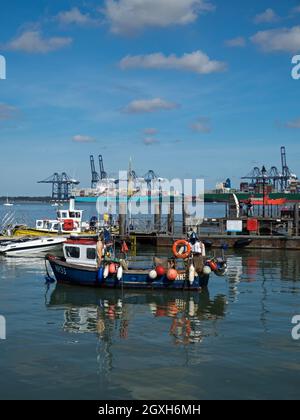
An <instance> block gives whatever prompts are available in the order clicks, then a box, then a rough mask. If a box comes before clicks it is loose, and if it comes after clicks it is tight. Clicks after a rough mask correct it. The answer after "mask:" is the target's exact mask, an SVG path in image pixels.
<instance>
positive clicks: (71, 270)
mask: <svg viewBox="0 0 300 420" xmlns="http://www.w3.org/2000/svg"><path fill="white" fill-rule="evenodd" d="M63 250H64V257H57V256H54V255H47V256H46V260H47V261H49V263H50V265H51V268H52V270H53V273H54V276H55V279H56V281H57V282H58V283H63V284H72V285H81V286H93V287H106V288H129V289H130V288H131V289H151V290H153V289H166V290H174V289H175V290H192V291H196V290H200V289H202V288H206V287H207V286H208V282H209V278H210V273H211V271H212V270H211V268H210V265H211V261H210V262H209V263H208V264H207V265H206V264H205V265H204V267H203V271H202V272H201V273H196V272H193V273H192V271H191V266H192V263H191V266H190V265H189V264H186V261H187V259H185V261H184V262H183V259H180V260H178V261H175V259H173V260H172V265H171V266H169V267H168V268H166V267H164V266H163V265H160V264H159V263H156V265H154V266H152V268H151V267H150V268H148V269H140V268H130V267H129V265H128V263H127V261H125V260H122V259H120V260H118V259H115V258H114V259H112V258H104V259H103V261H102V262H101V264H100V266H98V260H97V242H96V241H94V240H90V239H79V238H77V239H69V240H67V241H66V242H65V244H64V246H63Z"/></svg>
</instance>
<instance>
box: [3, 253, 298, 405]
mask: <svg viewBox="0 0 300 420" xmlns="http://www.w3.org/2000/svg"><path fill="white" fill-rule="evenodd" d="M229 265H230V270H229V274H228V277H227V278H226V279H223V278H217V277H213V278H212V281H211V284H210V289H209V293H203V294H198V293H196V294H194V293H193V294H182V293H166V292H159V293H149V292H147V293H143V292H124V294H123V295H122V293H118V292H114V291H105V290H102V291H97V290H94V289H85V288H73V287H70V286H68V287H67V286H64V287H62V286H55V285H52V286H51V288H50V289H49V290H48V289H47V288H46V286H45V284H44V262H43V261H42V260H38V259H31V260H30V259H27V260H24V259H3V258H2V259H1V260H0V314H2V315H4V316H5V317H6V321H7V339H6V340H5V341H3V340H2V341H1V340H0V371H1V375H0V398H71V399H81V398H84V399H108V398H110V399H131V398H134V399H168V398H169V399H172V398H175V399H183V398H188V399H190V398H191V399H213V398H222V399H226V398H299V386H300V356H299V354H300V342H295V341H293V340H292V338H291V328H292V325H291V318H292V317H293V316H294V315H295V314H298V313H300V307H299V298H300V282H299V275H300V259H299V253H298V252H288V253H285V252H273V251H272V252H270V251H264V252H261V251H260V252H253V251H252V252H250V251H243V252H242V253H240V254H236V255H229Z"/></svg>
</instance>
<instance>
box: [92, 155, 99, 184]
mask: <svg viewBox="0 0 300 420" xmlns="http://www.w3.org/2000/svg"><path fill="white" fill-rule="evenodd" d="M90 163H91V172H92V181H91V188H96V186H97V184H98V182H99V181H100V176H99V174H98V172H97V171H96V167H95V159H94V156H93V155H91V156H90Z"/></svg>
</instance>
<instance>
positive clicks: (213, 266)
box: [207, 260, 218, 271]
mask: <svg viewBox="0 0 300 420" xmlns="http://www.w3.org/2000/svg"><path fill="white" fill-rule="evenodd" d="M207 265H208V266H209V267H210V268H211V271H217V269H218V265H217V263H216V262H215V261H213V260H209V261H207Z"/></svg>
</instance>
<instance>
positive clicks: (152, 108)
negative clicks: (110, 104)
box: [123, 98, 179, 114]
mask: <svg viewBox="0 0 300 420" xmlns="http://www.w3.org/2000/svg"><path fill="white" fill-rule="evenodd" d="M178 107H179V105H178V104H175V103H174V102H167V101H164V100H163V99H160V98H154V99H141V100H136V101H132V102H130V103H129V104H128V105H127V106H126V107H125V108H124V109H123V112H125V113H127V114H140V113H149V112H156V111H168V110H172V109H176V108H178Z"/></svg>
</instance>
